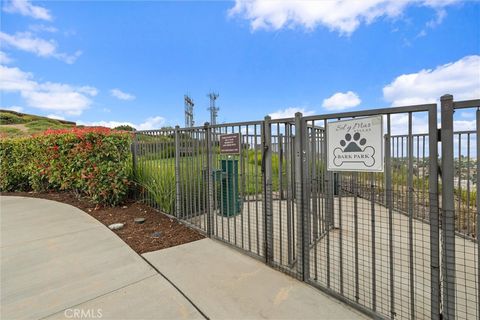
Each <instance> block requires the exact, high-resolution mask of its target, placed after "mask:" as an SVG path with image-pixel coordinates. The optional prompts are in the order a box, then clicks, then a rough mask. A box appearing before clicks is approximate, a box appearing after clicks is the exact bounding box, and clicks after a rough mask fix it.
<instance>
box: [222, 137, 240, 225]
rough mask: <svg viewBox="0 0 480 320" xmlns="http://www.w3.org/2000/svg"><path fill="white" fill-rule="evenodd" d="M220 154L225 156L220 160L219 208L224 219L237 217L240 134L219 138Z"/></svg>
mask: <svg viewBox="0 0 480 320" xmlns="http://www.w3.org/2000/svg"><path fill="white" fill-rule="evenodd" d="M220 154H222V155H227V156H226V157H225V158H223V159H221V160H220V167H221V172H222V174H221V182H220V183H221V187H220V190H219V192H220V196H219V197H218V200H219V202H220V203H219V207H220V209H221V214H222V215H223V216H226V217H231V216H234V215H237V214H239V213H240V211H241V204H242V201H241V199H240V192H239V183H238V180H239V179H238V155H239V154H240V134H238V133H233V134H224V135H221V136H220Z"/></svg>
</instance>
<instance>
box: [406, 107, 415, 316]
mask: <svg viewBox="0 0 480 320" xmlns="http://www.w3.org/2000/svg"><path fill="white" fill-rule="evenodd" d="M412 118H413V117H412V113H411V112H409V113H408V139H407V152H408V154H407V156H408V176H407V184H408V199H407V209H408V251H409V274H410V276H409V280H410V318H411V319H415V270H414V260H413V259H414V253H413V248H414V243H413V242H414V237H413V132H412V127H413V124H412V120H413V119H412Z"/></svg>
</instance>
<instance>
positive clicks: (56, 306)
mask: <svg viewBox="0 0 480 320" xmlns="http://www.w3.org/2000/svg"><path fill="white" fill-rule="evenodd" d="M0 229H1V230H0V231H1V238H0V240H1V242H0V268H1V285H0V290H1V298H0V309H1V313H0V318H1V319H41V318H58V319H63V318H70V319H72V318H76V319H79V318H83V319H85V318H89V319H92V318H100V317H101V318H102V319H159V318H163V319H173V318H175V319H177V318H182V319H194V318H203V317H202V315H201V314H200V313H199V312H198V311H197V310H196V309H195V308H194V307H193V306H192V304H191V303H190V302H189V301H188V300H187V299H186V298H185V297H184V296H182V295H181V293H179V292H178V291H177V290H176V289H175V288H174V287H173V286H172V285H171V284H170V283H169V282H168V281H167V280H165V279H164V278H163V277H162V276H161V275H159V274H158V273H157V272H156V271H155V270H154V269H153V268H151V267H150V266H149V265H148V263H146V262H145V261H144V260H143V259H142V258H141V257H140V256H138V255H137V254H136V253H135V252H134V251H133V250H132V249H130V247H128V246H127V245H126V244H125V243H124V242H123V241H122V240H121V239H120V238H118V237H117V236H116V235H115V234H114V233H113V232H111V231H110V230H108V228H106V227H105V226H104V225H102V224H101V223H100V222H98V221H97V220H95V219H94V218H92V217H90V216H89V215H88V214H86V213H85V212H83V211H81V210H79V209H77V208H74V207H72V206H69V205H66V204H62V203H58V202H54V201H49V200H42V199H32V198H22V197H4V196H2V197H0Z"/></svg>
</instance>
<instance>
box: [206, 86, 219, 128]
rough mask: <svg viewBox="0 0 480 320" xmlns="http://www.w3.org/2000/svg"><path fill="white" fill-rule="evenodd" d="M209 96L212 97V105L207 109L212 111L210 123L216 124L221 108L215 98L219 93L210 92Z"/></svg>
mask: <svg viewBox="0 0 480 320" xmlns="http://www.w3.org/2000/svg"><path fill="white" fill-rule="evenodd" d="M207 97H209V98H210V107H209V108H208V109H207V110H209V111H210V124H211V125H215V124H217V116H218V110H220V108H218V107H216V106H215V100H217V98H218V97H219V95H218V93H215V92H210V93H209V94H208V95H207Z"/></svg>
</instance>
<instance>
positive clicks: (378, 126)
mask: <svg viewBox="0 0 480 320" xmlns="http://www.w3.org/2000/svg"><path fill="white" fill-rule="evenodd" d="M382 122H383V121H382V116H374V117H366V118H358V119H352V120H341V121H336V122H329V123H327V143H328V147H327V160H328V161H327V162H328V170H329V171H362V172H369V171H370V172H383V123H382Z"/></svg>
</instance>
